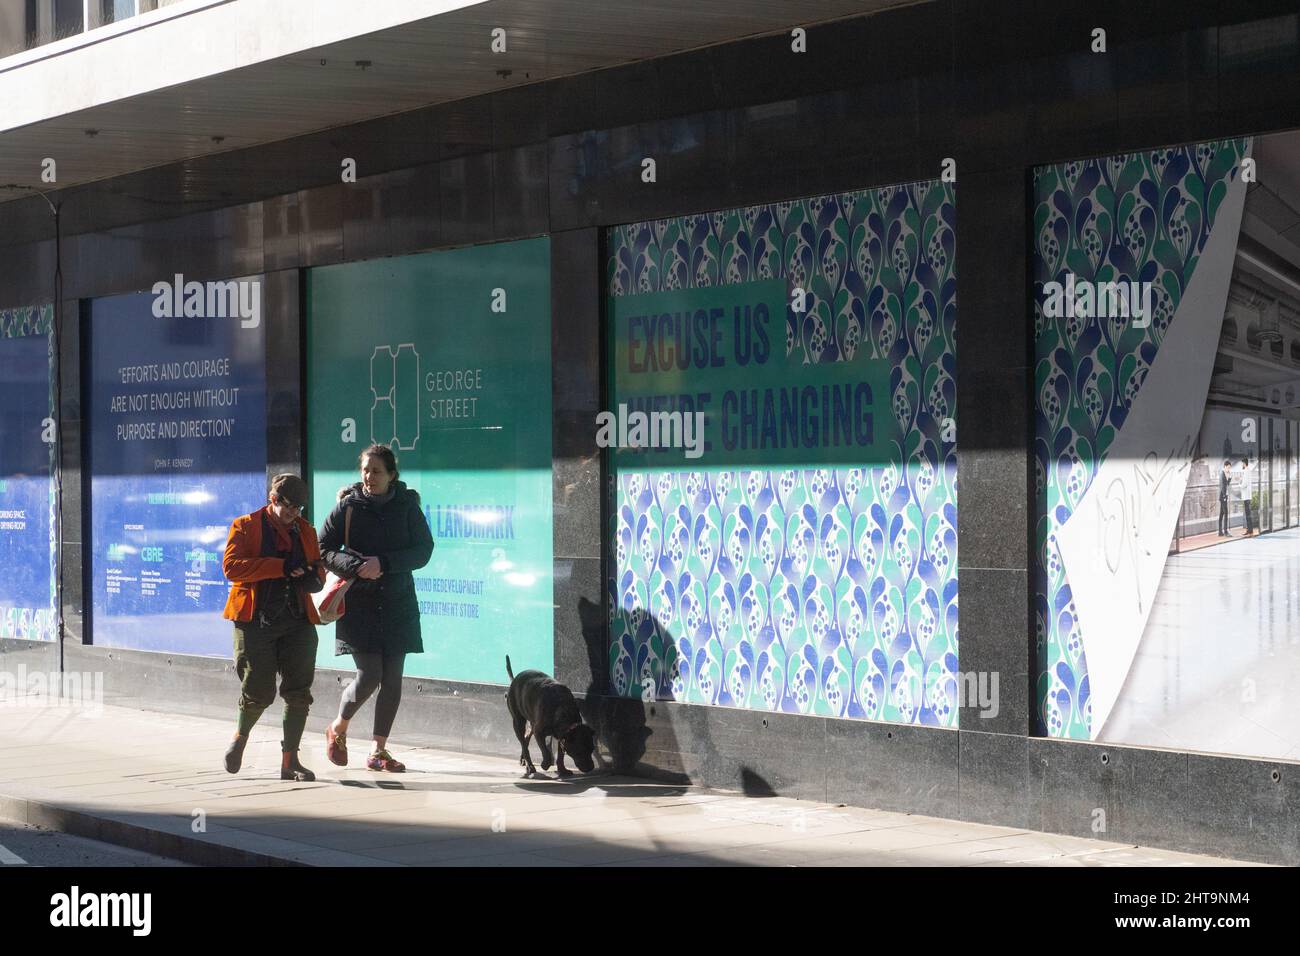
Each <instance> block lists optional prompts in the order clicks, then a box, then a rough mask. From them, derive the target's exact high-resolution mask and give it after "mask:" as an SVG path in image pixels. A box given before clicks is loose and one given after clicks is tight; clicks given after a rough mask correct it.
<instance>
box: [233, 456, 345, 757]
mask: <svg viewBox="0 0 1300 956" xmlns="http://www.w3.org/2000/svg"><path fill="white" fill-rule="evenodd" d="M306 504H307V484H306V482H304V481H303V480H302V479H301V478H299V477H298V476H297V475H290V474H284V475H276V476H275V477H274V478H273V479H271V492H270V494H269V495H268V497H267V504H266V505H265V506H264V507H262V508H259V509H258V510H257V511H254V512H253V513H252V514H247V515H244V516H243V517H240V518H236V519H235V520H234V523H233V524H231V526H230V535H229V537H228V538H227V540H226V553H225V556H224V558H223V559H222V563H221V569H222V571H223V572H224V573H225V575H226V577H227V578H229V579H230V582H231V583H230V596H229V597H228V598H227V599H226V609H225V611H224V613H223V615H222V616H223V617H224V618H225V619H226V620H228V621H233V622H234V624H235V673H236V674H237V675H238V676H239V681H240V686H241V693H240V696H239V721H238V725H237V727H236V729H235V737H234V739H233V740H232V741H231V742H230V747H229V748H228V749H227V750H226V770H228V771H229V772H230V773H238V772H239V768H240V766H241V765H242V764H243V759H244V747H245V746H247V744H248V734H249V732H250V731H251V730H252V729H253V726H254V725H255V724H256V723H257V719H258V718H259V717H261V716H262V712H263V711H264V710H266V708H268V707H270V706H271V704H272V703H274V702H275V677H276V672H277V671H278V672H279V674H280V696H281V697H283V698H284V737H283V739H282V740H281V741H280V750H281V762H280V779H281V780H297V781H309V780H315V779H316V776H315V774H313V773H312V772H311V771H310V770H308V769H307V768H306V767H304V766H303V765H302V764H301V763H300V762H299V761H298V746H299V744H300V743H301V742H302V732H303V728H304V727H306V725H307V712H308V710H310V708H311V702H312V696H311V685H312V682H313V680H314V679H315V677H316V627H315V625H317V624H319V623H320V618H319V617H318V616H317V614H316V608H315V606H314V605H313V604H312V601H311V598H309V597H307V595H308V594H311V593H315V592H316V591H319V590H320V589H321V587H322V586H323V584H324V580H325V569H324V568H323V567H321V560H320V559H321V554H320V546H319V545H318V544H317V541H316V529H315V528H313V527H312V526H311V525H310V524H309V523H308V522H307V521H306V520H305V519H304V518H303V517H302V510H303V508H304V507H305V506H306Z"/></svg>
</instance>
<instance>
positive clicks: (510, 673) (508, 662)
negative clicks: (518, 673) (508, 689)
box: [506, 654, 515, 680]
mask: <svg viewBox="0 0 1300 956" xmlns="http://www.w3.org/2000/svg"><path fill="white" fill-rule="evenodd" d="M506 673H507V674H509V675H510V679H511V680H514V679H515V672H514V671H512V670H511V669H510V655H509V654H507V655H506Z"/></svg>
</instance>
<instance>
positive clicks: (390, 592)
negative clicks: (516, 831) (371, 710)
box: [320, 445, 433, 773]
mask: <svg viewBox="0 0 1300 956" xmlns="http://www.w3.org/2000/svg"><path fill="white" fill-rule="evenodd" d="M320 541H321V553H322V556H323V560H324V562H325V565H326V566H327V567H328V568H329V569H330V570H332V571H334V572H335V573H336V574H338V575H340V576H342V577H345V578H351V579H352V581H353V583H352V586H351V587H350V588H349V589H348V593H347V607H346V610H345V611H344V614H343V616H342V617H341V618H339V620H338V623H337V624H335V627H336V628H337V630H336V632H335V636H336V637H337V641H336V646H335V653H336V654H340V655H341V654H351V655H352V659H353V660H354V661H355V662H356V665H357V675H356V677H355V678H353V680H352V682H351V683H350V684H348V686H347V687H346V688H344V690H343V700H342V702H341V705H340V707H339V715H338V717H337V719H335V721H334V722H333V723H331V724H330V725H329V726H328V727H327V728H326V729H325V743H326V753H327V755H328V757H329V760H330V762H331V763H333V764H336V765H337V766H340V767H345V766H347V762H348V751H347V732H348V724H349V722H350V721H351V720H352V718H353V717H354V716H356V713H357V711H358V710H359V709H360V708H361V705H362V704H364V703H365V702H366V700H367V699H369V697H370V696H371V695H372V694H374V693H375V691H376V690H378V692H379V694H378V697H377V698H376V700H375V720H374V752H373V753H371V754H370V756H369V757H368V758H367V759H366V766H367V767H369V768H370V769H371V770H381V771H388V772H390V773H401V772H402V771H404V770H405V769H406V766H405V765H404V764H402V763H401V762H400V761H398V760H395V759H394V758H393V755H392V754H390V753H389V752H388V735H389V733H390V732H391V730H392V727H393V721H394V718H396V716H397V709H398V706H399V705H400V704H401V700H402V671H403V669H404V666H405V662H406V655H407V654H418V653H420V652H421V651H423V650H424V644H423V642H422V641H421V639H420V607H419V603H418V601H417V600H416V594H415V579H414V578H413V577H412V576H411V572H412V571H416V570H419V569H420V568H422V567H424V566H425V565H426V564H428V563H429V557H430V556H431V555H432V554H433V535H432V534H431V533H430V531H429V524H428V522H427V521H426V520H425V518H424V510H423V509H422V508H421V506H420V495H419V493H418V492H416V491H415V489H413V488H409V487H407V485H406V484H405V483H404V482H402V481H399V480H398V471H397V458H396V457H395V456H394V455H393V452H392V449H390V448H389V447H388V446H387V445H371V446H370V447H369V448H367V449H366V450H365V451H363V452H362V453H361V480H360V481H358V482H356V483H355V484H352V485H349V486H347V487H345V488H343V489H341V490H340V491H339V495H338V503H337V504H336V505H335V506H334V510H333V511H331V512H330V514H329V517H327V518H326V519H325V525H324V527H323V528H322V529H321V535H320Z"/></svg>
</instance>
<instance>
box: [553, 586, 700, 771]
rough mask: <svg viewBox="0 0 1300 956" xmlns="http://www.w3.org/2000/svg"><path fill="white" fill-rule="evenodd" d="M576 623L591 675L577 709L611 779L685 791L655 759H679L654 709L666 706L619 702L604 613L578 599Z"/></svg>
mask: <svg viewBox="0 0 1300 956" xmlns="http://www.w3.org/2000/svg"><path fill="white" fill-rule="evenodd" d="M578 620H579V622H580V624H581V628H582V639H583V643H584V646H585V647H586V650H587V661H588V666H589V669H590V671H589V672H590V675H591V678H590V681H589V683H588V686H587V694H586V697H585V698H584V699H583V700H581V701H579V704H578V706H579V709H581V710H582V714H583V719H584V720H586V722H587V723H588V724H590V725H591V727H592V729H593V730H594V731H595V732H596V740H597V744H598V747H597V749H598V750H602V749H603V750H604V752H606V753H608V754H609V761H610V769H612V771H613V772H614V773H615V774H627V775H636V776H640V777H652V778H655V779H660V780H665V781H667V782H669V783H671V784H674V785H689V784H690V778H689V777H688V776H687V775H686V774H685V773H682V772H680V771H679V770H677V769H674V768H671V767H664V766H661V765H660V760H661V758H660V755H664V756H667V755H670V754H671V755H679V754H680V751H679V748H678V741H677V736H676V733H675V731H674V730H673V725H672V720H671V719H670V717H669V715H668V713H667V712H662V713H661V712H659V710H658V705H659V704H660V703H664V702H666V701H660V700H659V699H657V698H656V699H651V700H646V699H645V698H644V697H620V696H617V695H615V694H614V692H613V690H612V688H611V686H610V679H609V670H610V657H611V653H610V652H611V635H610V628H609V619H608V617H607V616H606V614H605V608H604V607H603V606H602V605H601V604H598V603H596V602H595V601H591V600H589V599H587V598H585V597H581V598H579V599H578ZM655 624H656V625H657V626H658V627H659V631H660V633H664V634H667V633H668V629H667V628H666V627H663V626H662V625H660V624H659V622H658V621H655ZM703 743H704V746H705V753H704V754H703V756H704V759H706V760H709V759H713V758H714V757H715V756H716V753H715V752H714V750H713V743H712V741H707V740H706V741H704V742H703ZM681 759H682V757H681V756H676V761H681ZM676 761H675V762H676Z"/></svg>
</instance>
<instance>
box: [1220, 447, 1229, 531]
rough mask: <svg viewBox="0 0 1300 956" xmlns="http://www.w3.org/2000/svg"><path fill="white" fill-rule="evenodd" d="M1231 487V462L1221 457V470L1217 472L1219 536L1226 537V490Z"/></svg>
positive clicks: (1227, 517)
mask: <svg viewBox="0 0 1300 956" xmlns="http://www.w3.org/2000/svg"><path fill="white" fill-rule="evenodd" d="M1231 487H1232V462H1231V461H1230V460H1229V459H1227V458H1225V459H1223V471H1221V472H1219V537H1220V538H1226V537H1228V519H1229V517H1230V514H1229V511H1228V491H1229V489H1230V488H1231Z"/></svg>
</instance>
